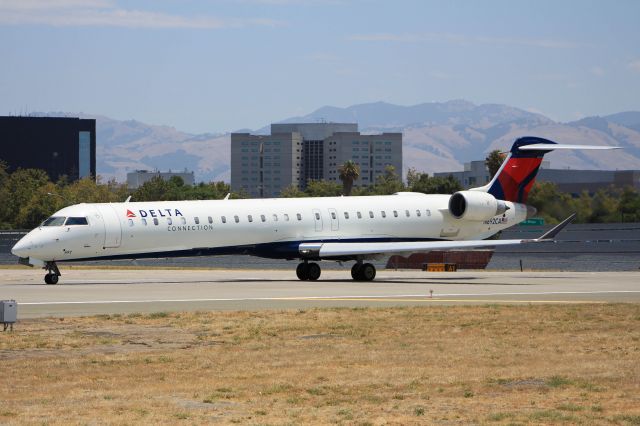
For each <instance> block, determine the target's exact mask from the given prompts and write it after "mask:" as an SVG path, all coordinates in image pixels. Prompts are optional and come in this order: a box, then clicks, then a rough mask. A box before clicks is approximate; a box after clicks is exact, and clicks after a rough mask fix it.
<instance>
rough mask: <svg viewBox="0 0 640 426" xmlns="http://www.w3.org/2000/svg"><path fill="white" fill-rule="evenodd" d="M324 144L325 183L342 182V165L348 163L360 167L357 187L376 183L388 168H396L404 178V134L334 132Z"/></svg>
mask: <svg viewBox="0 0 640 426" xmlns="http://www.w3.org/2000/svg"><path fill="white" fill-rule="evenodd" d="M324 144H325V149H324V151H325V152H324V164H325V165H326V166H325V169H324V174H323V178H324V179H325V180H328V181H331V182H339V183H342V181H341V180H340V166H342V165H343V164H344V163H345V162H347V161H349V160H351V161H353V162H354V163H356V164H357V165H358V166H360V177H359V178H358V179H357V180H356V181H355V182H354V183H353V186H354V187H367V186H370V185H373V184H375V183H376V180H377V179H378V177H379V176H381V175H384V173H385V169H386V167H387V166H393V168H394V169H395V171H396V173H397V174H398V176H402V133H382V134H379V135H361V134H360V133H358V132H349V133H334V134H333V135H332V136H330V137H328V138H327V139H326V140H325V142H324Z"/></svg>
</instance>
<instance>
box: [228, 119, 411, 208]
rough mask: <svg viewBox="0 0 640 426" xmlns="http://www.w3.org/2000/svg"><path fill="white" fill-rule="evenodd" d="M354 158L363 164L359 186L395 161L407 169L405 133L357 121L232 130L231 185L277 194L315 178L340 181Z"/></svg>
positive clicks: (264, 194) (262, 194)
mask: <svg viewBox="0 0 640 426" xmlns="http://www.w3.org/2000/svg"><path fill="white" fill-rule="evenodd" d="M348 160H353V161H354V162H356V163H357V164H358V165H359V166H360V168H361V177H360V179H358V180H356V181H355V182H354V186H369V185H371V184H372V183H375V180H376V178H377V177H378V176H380V175H381V174H383V173H384V170H385V167H386V166H388V165H391V166H393V167H395V169H396V170H397V171H398V173H401V171H402V134H401V133H383V134H379V135H362V134H360V133H359V132H358V125H357V124H355V123H287V124H272V125H271V134H270V135H251V134H249V133H232V134H231V188H232V190H234V191H244V192H246V193H247V194H249V195H250V196H251V197H258V198H262V197H277V196H279V195H280V192H281V191H282V189H284V188H286V187H288V186H290V185H294V186H297V187H298V188H300V189H304V188H305V187H306V185H307V182H309V181H311V180H321V179H324V180H327V181H339V172H338V169H339V168H340V166H341V165H342V164H344V163H345V162H346V161H348Z"/></svg>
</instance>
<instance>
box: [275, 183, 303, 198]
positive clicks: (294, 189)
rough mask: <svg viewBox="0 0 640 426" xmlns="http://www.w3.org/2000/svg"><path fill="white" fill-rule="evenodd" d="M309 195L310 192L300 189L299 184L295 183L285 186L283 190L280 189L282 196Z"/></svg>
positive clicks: (298, 196)
mask: <svg viewBox="0 0 640 426" xmlns="http://www.w3.org/2000/svg"><path fill="white" fill-rule="evenodd" d="M307 195H308V194H307V193H306V192H304V191H300V188H298V185H294V184H291V185H289V186H287V187H286V188H283V189H282V191H280V197H281V198H300V197H306V196H307Z"/></svg>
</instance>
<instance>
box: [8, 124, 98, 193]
mask: <svg viewBox="0 0 640 426" xmlns="http://www.w3.org/2000/svg"><path fill="white" fill-rule="evenodd" d="M0 160H1V161H4V162H5V163H7V165H8V166H9V172H13V171H15V170H16V169H42V170H45V171H46V172H47V174H48V175H49V178H50V179H51V180H52V181H53V182H55V181H57V180H58V179H59V178H60V177H61V176H67V178H68V179H69V181H75V180H78V179H82V178H84V177H87V176H93V177H95V175H96V120H94V119H80V118H68V117H0Z"/></svg>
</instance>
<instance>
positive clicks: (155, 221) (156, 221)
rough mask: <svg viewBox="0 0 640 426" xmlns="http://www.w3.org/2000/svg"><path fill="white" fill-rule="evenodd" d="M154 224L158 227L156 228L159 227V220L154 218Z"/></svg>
mask: <svg viewBox="0 0 640 426" xmlns="http://www.w3.org/2000/svg"><path fill="white" fill-rule="evenodd" d="M153 224H154V225H156V226H158V218H157V217H154V218H153Z"/></svg>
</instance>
